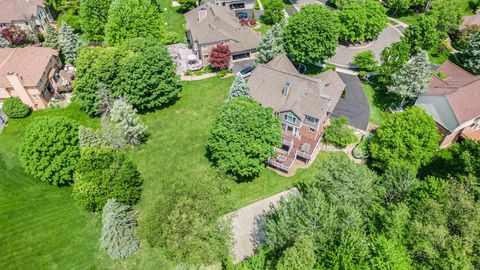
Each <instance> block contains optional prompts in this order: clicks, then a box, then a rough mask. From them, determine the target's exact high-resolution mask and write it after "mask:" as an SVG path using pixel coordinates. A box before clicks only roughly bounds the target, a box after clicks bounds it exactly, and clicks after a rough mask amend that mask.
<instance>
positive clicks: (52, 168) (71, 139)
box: [20, 116, 80, 185]
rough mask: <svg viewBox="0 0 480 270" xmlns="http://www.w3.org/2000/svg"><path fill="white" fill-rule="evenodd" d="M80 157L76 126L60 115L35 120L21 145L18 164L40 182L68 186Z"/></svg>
mask: <svg viewBox="0 0 480 270" xmlns="http://www.w3.org/2000/svg"><path fill="white" fill-rule="evenodd" d="M79 156H80V147H79V145H78V124H77V122H75V121H73V120H71V119H70V118H67V117H63V116H43V117H37V118H34V119H33V121H32V123H31V124H30V125H29V126H28V127H27V128H26V133H25V136H24V138H23V143H22V145H21V146H20V161H21V162H22V165H23V168H24V169H25V171H26V172H27V173H29V174H31V175H32V176H34V177H37V178H39V179H40V180H41V181H44V182H47V183H50V184H54V185H64V184H69V183H70V182H71V181H72V178H73V172H74V171H75V166H76V164H77V159H78V157H79Z"/></svg>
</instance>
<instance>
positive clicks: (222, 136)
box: [207, 97, 282, 179]
mask: <svg viewBox="0 0 480 270" xmlns="http://www.w3.org/2000/svg"><path fill="white" fill-rule="evenodd" d="M281 136H282V135H281V128H280V120H279V119H278V117H276V116H274V115H273V112H272V110H271V109H269V108H263V107H262V106H260V104H259V103H258V102H256V101H253V100H252V99H250V98H247V97H238V98H234V99H232V100H230V101H229V102H227V103H226V104H225V105H223V106H222V107H221V108H220V111H219V112H218V114H217V117H216V118H215V122H214V123H213V126H212V128H211V131H210V136H209V138H208V146H207V149H208V153H209V155H210V157H211V160H212V161H214V162H215V163H216V164H217V165H218V166H219V167H220V168H221V169H223V170H224V171H225V172H227V173H229V174H232V175H234V176H236V177H237V178H240V179H243V178H251V177H254V176H256V175H257V174H258V173H259V172H260V170H261V168H263V167H264V166H265V161H267V159H268V158H269V157H272V156H274V155H275V151H274V147H279V146H280V145H281Z"/></svg>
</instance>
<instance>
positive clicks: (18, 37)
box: [0, 25, 28, 46]
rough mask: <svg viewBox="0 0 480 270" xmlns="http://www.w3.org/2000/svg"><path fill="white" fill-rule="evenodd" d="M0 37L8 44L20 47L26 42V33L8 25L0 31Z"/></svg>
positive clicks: (17, 27)
mask: <svg viewBox="0 0 480 270" xmlns="http://www.w3.org/2000/svg"><path fill="white" fill-rule="evenodd" d="M0 36H2V37H3V38H4V39H6V40H7V41H8V42H9V43H10V44H12V45H16V46H20V45H24V44H26V43H27V42H28V37H27V33H26V32H25V31H23V30H22V28H20V27H19V26H17V25H10V26H9V27H7V28H3V29H2V30H1V31H0Z"/></svg>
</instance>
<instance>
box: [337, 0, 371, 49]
mask: <svg viewBox="0 0 480 270" xmlns="http://www.w3.org/2000/svg"><path fill="white" fill-rule="evenodd" d="M338 18H339V19H340V22H341V24H342V32H341V37H340V38H341V39H342V40H344V41H346V42H359V41H364V40H365V39H366V38H365V34H366V30H367V29H366V27H367V25H366V21H367V10H366V9H365V6H364V4H361V3H359V2H353V3H351V4H348V5H346V6H344V7H343V8H342V10H340V11H339V12H338Z"/></svg>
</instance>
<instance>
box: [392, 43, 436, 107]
mask: <svg viewBox="0 0 480 270" xmlns="http://www.w3.org/2000/svg"><path fill="white" fill-rule="evenodd" d="M431 78H432V73H431V71H430V62H429V61H428V54H427V52H425V51H419V52H418V53H416V54H415V55H414V56H413V57H412V58H411V59H410V60H409V61H408V62H407V63H406V64H405V66H403V67H402V68H401V69H400V70H399V71H398V72H397V73H395V74H394V75H393V76H392V85H389V86H388V87H387V90H388V91H389V92H391V93H394V94H396V95H398V96H400V97H401V98H402V102H401V103H400V107H403V104H404V102H405V100H406V98H414V97H417V96H419V95H420V94H422V93H425V92H426V91H427V89H428V85H429V83H430V80H431Z"/></svg>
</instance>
